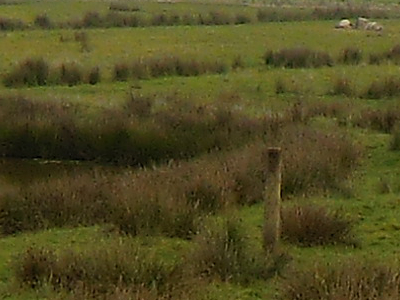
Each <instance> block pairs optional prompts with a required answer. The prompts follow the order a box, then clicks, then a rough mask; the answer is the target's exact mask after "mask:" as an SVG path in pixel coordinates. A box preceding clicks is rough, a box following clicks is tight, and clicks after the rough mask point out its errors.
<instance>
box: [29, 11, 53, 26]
mask: <svg viewBox="0 0 400 300" xmlns="http://www.w3.org/2000/svg"><path fill="white" fill-rule="evenodd" d="M33 24H34V25H35V26H36V27H39V28H41V29H52V28H54V24H53V22H52V21H51V20H50V18H49V16H48V15H47V14H40V15H37V16H36V17H35V19H34V21H33Z"/></svg>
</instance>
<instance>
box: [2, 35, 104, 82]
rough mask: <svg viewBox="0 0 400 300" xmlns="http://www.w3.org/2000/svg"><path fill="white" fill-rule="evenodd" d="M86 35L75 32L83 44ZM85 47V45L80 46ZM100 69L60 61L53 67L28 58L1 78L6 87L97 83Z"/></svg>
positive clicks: (40, 59) (41, 59)
mask: <svg viewBox="0 0 400 300" xmlns="http://www.w3.org/2000/svg"><path fill="white" fill-rule="evenodd" d="M85 36H86V35H81V34H78V35H77V34H76V35H75V38H76V39H79V41H81V42H82V43H83V45H85V43H86V42H85V40H86V38H84V37H85ZM82 47H85V46H82ZM100 80H101V76H100V69H99V67H98V66H96V67H93V68H91V69H89V70H85V69H83V68H82V67H81V66H79V65H78V64H76V63H73V62H70V63H62V64H61V65H59V66H57V67H55V66H50V65H49V63H48V62H46V61H45V60H44V59H43V58H28V59H26V60H24V61H23V62H21V63H19V64H18V65H17V66H16V67H15V68H14V70H12V71H10V72H9V73H8V74H6V75H5V76H4V78H3V84H4V85H5V86H6V87H21V86H28V87H32V86H46V85H68V86H74V85H79V84H83V83H89V84H92V85H93V84H97V83H98V82H100Z"/></svg>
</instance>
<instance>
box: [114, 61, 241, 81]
mask: <svg viewBox="0 0 400 300" xmlns="http://www.w3.org/2000/svg"><path fill="white" fill-rule="evenodd" d="M239 63H240V62H239ZM228 70H229V66H228V65H227V63H226V62H224V61H219V60H216V61H206V60H204V61H200V60H198V59H196V58H186V57H179V56H176V55H162V56H154V57H147V58H138V59H136V60H134V61H133V62H132V63H131V64H128V63H126V62H120V63H117V64H115V66H114V76H113V77H114V80H116V81H126V80H128V79H129V78H134V79H149V78H158V77H164V76H199V75H202V74H206V73H210V74H221V73H225V72H227V71H228Z"/></svg>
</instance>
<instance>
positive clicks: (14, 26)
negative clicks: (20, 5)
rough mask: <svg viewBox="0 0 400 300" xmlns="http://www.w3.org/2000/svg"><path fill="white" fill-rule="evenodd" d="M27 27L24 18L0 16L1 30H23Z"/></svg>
mask: <svg viewBox="0 0 400 300" xmlns="http://www.w3.org/2000/svg"><path fill="white" fill-rule="evenodd" d="M26 28H28V25H27V24H25V23H24V22H23V21H22V20H19V19H10V18H5V17H0V30H4V31H6V30H7V31H12V30H23V29H26Z"/></svg>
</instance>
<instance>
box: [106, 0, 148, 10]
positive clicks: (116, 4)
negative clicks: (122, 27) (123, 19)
mask: <svg viewBox="0 0 400 300" xmlns="http://www.w3.org/2000/svg"><path fill="white" fill-rule="evenodd" d="M108 9H109V10H116V11H140V7H139V6H131V5H128V4H126V3H121V2H111V3H110V4H109V6H108Z"/></svg>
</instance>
